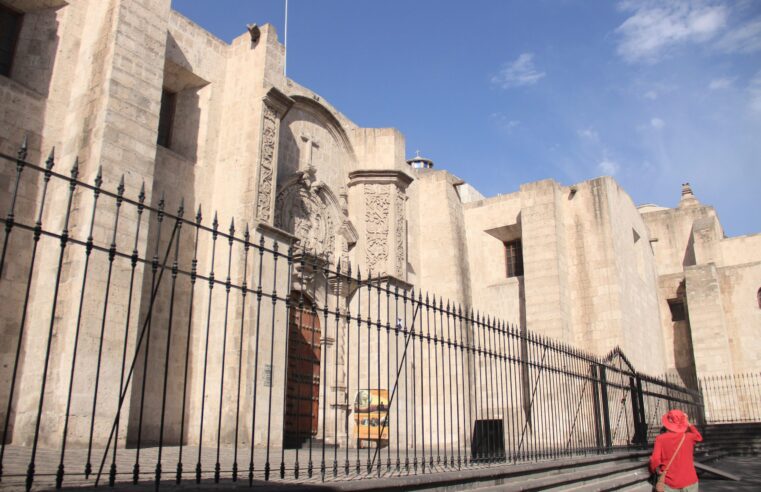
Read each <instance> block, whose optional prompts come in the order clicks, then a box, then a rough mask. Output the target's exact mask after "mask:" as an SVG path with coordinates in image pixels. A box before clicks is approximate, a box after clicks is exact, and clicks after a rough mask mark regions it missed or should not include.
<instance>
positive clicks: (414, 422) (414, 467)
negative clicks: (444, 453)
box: [410, 291, 420, 475]
mask: <svg viewBox="0 0 761 492" xmlns="http://www.w3.org/2000/svg"><path fill="white" fill-rule="evenodd" d="M418 298H420V291H418ZM414 306H415V295H414V294H413V295H412V296H411V299H410V307H412V309H413V311H414ZM416 336H417V334H416V333H415V320H414V319H413V320H412V323H411V326H410V338H412V451H413V453H412V470H413V472H414V473H415V475H417V465H418V461H417V406H418V405H417V393H418V391H417V376H416V375H415V371H416V370H417V364H416V360H415V358H416V357H415V354H416V350H415V337H416Z"/></svg>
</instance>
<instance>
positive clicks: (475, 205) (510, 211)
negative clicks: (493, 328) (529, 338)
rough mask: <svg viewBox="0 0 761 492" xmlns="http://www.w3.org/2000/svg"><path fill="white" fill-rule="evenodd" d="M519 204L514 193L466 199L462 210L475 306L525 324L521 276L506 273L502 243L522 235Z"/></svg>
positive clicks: (514, 323)
mask: <svg viewBox="0 0 761 492" xmlns="http://www.w3.org/2000/svg"><path fill="white" fill-rule="evenodd" d="M520 206H521V201H520V196H519V195H518V194H517V193H513V194H510V195H503V196H499V197H495V198H490V199H486V200H481V201H478V202H472V203H468V204H466V205H465V206H464V214H465V227H466V230H465V236H466V238H467V241H468V252H469V258H468V263H469V268H470V271H471V290H472V292H473V300H474V307H475V308H476V309H478V310H480V311H481V312H484V313H488V314H490V315H492V316H496V317H497V318H498V319H500V320H504V321H505V322H507V323H510V324H511V325H518V326H520V327H521V328H524V327H525V307H524V303H525V299H524V297H523V277H522V276H521V277H508V276H507V265H506V256H505V245H504V242H505V241H510V240H515V239H520V237H521V236H520V234H521V231H520V213H521V209H520ZM497 236H498V237H497Z"/></svg>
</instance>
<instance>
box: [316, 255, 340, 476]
mask: <svg viewBox="0 0 761 492" xmlns="http://www.w3.org/2000/svg"><path fill="white" fill-rule="evenodd" d="M322 265H323V266H322V276H323V278H324V279H325V285H324V289H325V299H324V300H323V303H322V319H323V320H324V321H325V332H324V333H322V332H321V333H320V358H321V359H324V361H321V365H322V379H320V382H321V383H322V457H321V458H320V480H321V481H323V482H324V481H325V424H326V421H325V418H326V415H325V414H326V412H327V400H328V327H329V325H328V303H329V302H330V298H329V291H330V284H329V282H328V275H329V274H330V270H329V269H330V257H329V256H327V255H326V257H325V259H324V263H323V264H322ZM336 340H337V337H336V339H334V340H333V344H334V345H335V344H336ZM336 362H338V359H336ZM333 365H334V366H337V364H336V363H335V362H334V363H333ZM318 372H319V369H318ZM318 390H319V388H318ZM335 444H336V445H337V444H338V443H337V442H336V443H335Z"/></svg>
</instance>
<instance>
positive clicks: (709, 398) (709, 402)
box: [700, 372, 761, 424]
mask: <svg viewBox="0 0 761 492" xmlns="http://www.w3.org/2000/svg"><path fill="white" fill-rule="evenodd" d="M700 391H701V392H702V395H703V400H704V402H705V419H706V422H707V423H709V424H724V423H740V422H761V373H758V372H756V373H744V374H724V375H716V376H707V377H702V378H700Z"/></svg>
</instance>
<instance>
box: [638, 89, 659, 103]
mask: <svg viewBox="0 0 761 492" xmlns="http://www.w3.org/2000/svg"><path fill="white" fill-rule="evenodd" d="M642 97H644V98H645V99H650V100H651V101H655V100H656V99H658V93H657V92H656V91H647V92H645V93H644V94H642Z"/></svg>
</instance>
